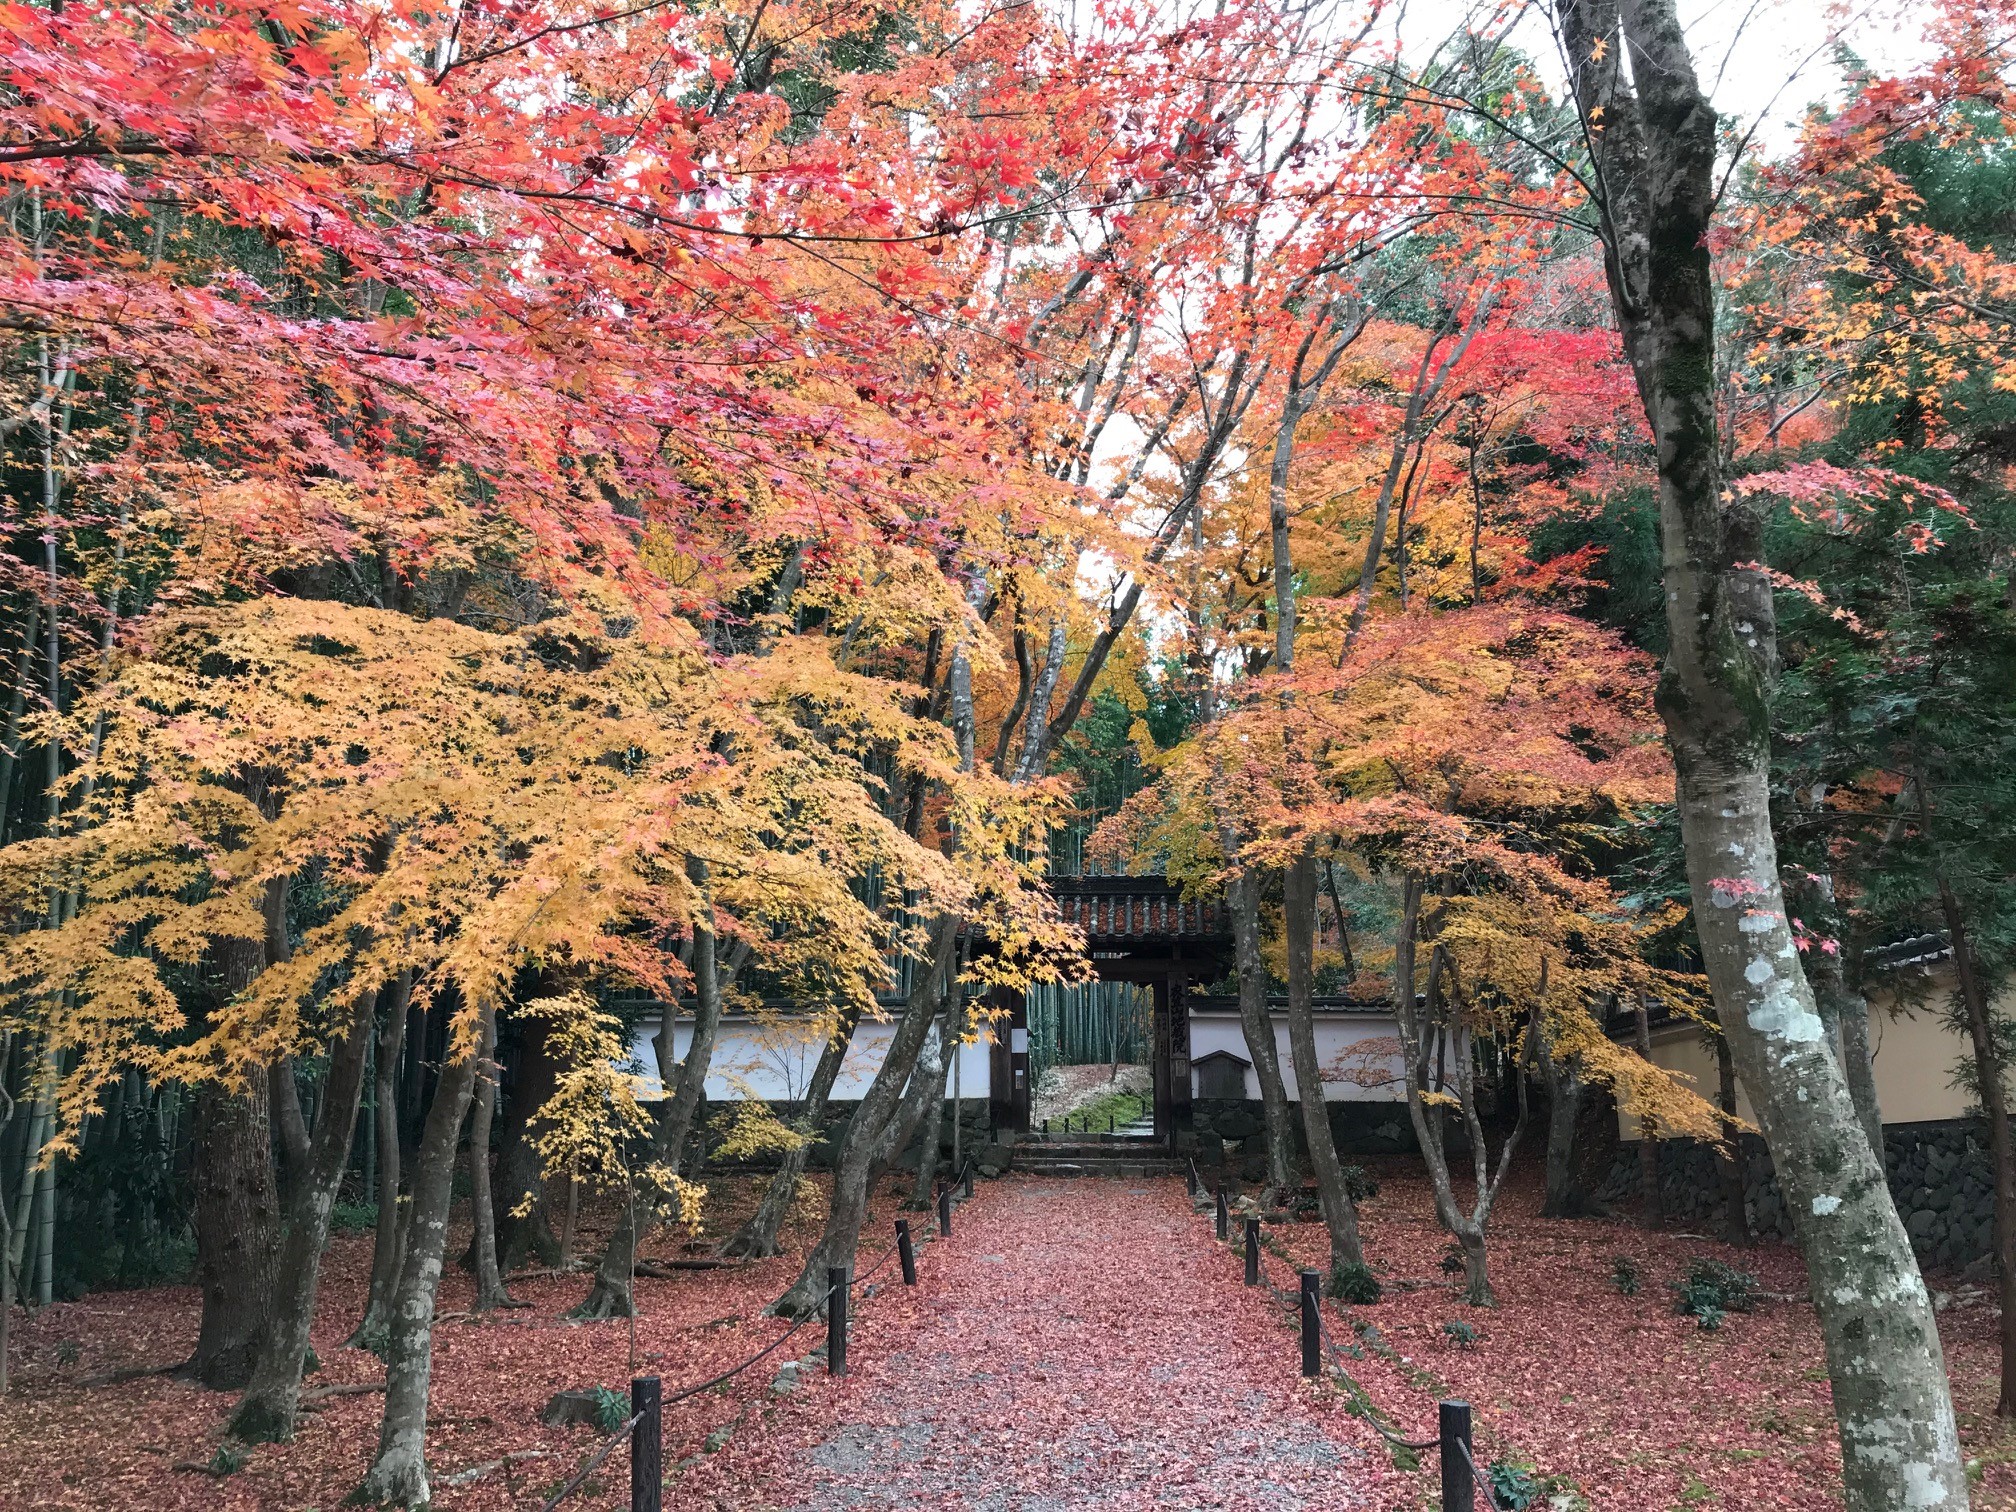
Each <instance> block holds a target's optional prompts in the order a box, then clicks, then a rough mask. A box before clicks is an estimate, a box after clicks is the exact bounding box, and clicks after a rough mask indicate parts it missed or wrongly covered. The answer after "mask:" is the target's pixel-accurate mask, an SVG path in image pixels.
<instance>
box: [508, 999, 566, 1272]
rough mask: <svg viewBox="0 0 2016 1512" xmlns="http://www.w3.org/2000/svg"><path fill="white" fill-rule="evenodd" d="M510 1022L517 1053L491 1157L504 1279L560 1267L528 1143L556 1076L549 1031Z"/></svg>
mask: <svg viewBox="0 0 2016 1512" xmlns="http://www.w3.org/2000/svg"><path fill="white" fill-rule="evenodd" d="M514 1022H515V1027H516V1030H517V1045H518V1053H517V1057H516V1059H515V1060H514V1061H513V1062H512V1074H511V1088H510V1092H509V1094H508V1095H507V1096H506V1097H505V1099H504V1144H503V1149H502V1150H501V1151H500V1152H499V1153H498V1156H497V1268H498V1270H499V1272H500V1273H501V1274H503V1275H506V1276H508V1275H510V1274H511V1273H512V1272H513V1271H515V1270H518V1269H519V1268H521V1267H522V1266H523V1265H524V1264H525V1263H526V1262H527V1261H528V1260H531V1259H537V1260H538V1261H539V1263H540V1264H541V1265H559V1264H561V1243H560V1240H559V1239H558V1238H557V1237H556V1236H555V1235H554V1233H553V1225H552V1222H551V1221H550V1220H549V1218H548V1216H547V1213H546V1182H545V1179H544V1173H543V1172H542V1171H541V1169H540V1162H539V1151H538V1148H537V1147H536V1145H535V1144H534V1140H535V1139H536V1138H537V1137H538V1133H539V1118H540V1114H541V1113H542V1111H543V1110H544V1109H545V1107H546V1103H547V1100H548V1099H549V1098H551V1097H552V1096H553V1089H554V1085H555V1078H556V1076H557V1074H558V1067H557V1066H556V1065H555V1064H554V1059H553V1048H552V1042H551V1040H550V1039H549V1037H548V1036H549V1034H550V1032H551V1030H550V1026H549V1025H548V1024H547V1022H546V1020H545V1019H543V1018H541V1017H539V1016H538V1015H536V1014H530V1015H526V1016H525V1017H523V1018H520V1019H517V1020H515V1021H514Z"/></svg>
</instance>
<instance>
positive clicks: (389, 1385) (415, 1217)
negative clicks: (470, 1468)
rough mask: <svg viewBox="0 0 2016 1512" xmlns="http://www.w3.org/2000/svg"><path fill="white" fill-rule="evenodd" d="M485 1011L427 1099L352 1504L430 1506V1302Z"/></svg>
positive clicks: (453, 1043)
mask: <svg viewBox="0 0 2016 1512" xmlns="http://www.w3.org/2000/svg"><path fill="white" fill-rule="evenodd" d="M492 1011H493V1010H492V1009H491V1007H490V1006H489V1005H487V1004H485V1005H483V1006H482V1007H480V1008H479V1009H478V1010H477V1012H478V1013H479V1015H481V1017H479V1019H478V1021H477V1022H476V1023H474V1024H469V1025H466V1026H463V1029H462V1032H460V1033H457V1032H456V1030H457V1026H456V1025H454V1023H453V1022H452V1020H451V1023H450V1034H449V1041H450V1049H451V1052H452V1053H451V1054H450V1056H449V1058H448V1060H447V1061H446V1062H445V1063H444V1064H443V1065H442V1067H441V1069H440V1073H439V1075H437V1076H436V1077H435V1080H434V1097H433V1099H432V1101H431V1102H430V1103H429V1105H428V1108H427V1122H426V1125H425V1127H424V1128H423V1129H422V1131H421V1136H420V1145H419V1148H418V1149H417V1150H416V1151H415V1153H414V1160H413V1183H412V1187H413V1191H412V1206H411V1210H410V1213H409V1216H408V1218H407V1223H406V1252H405V1254H404V1256H403V1257H402V1258H401V1263H400V1267H399V1285H398V1288H397V1289H396V1291H395V1292H394V1293H393V1303H392V1319H391V1329H390V1333H389V1336H388V1338H387V1340H386V1345H385V1410H384V1415H383V1417H382V1418H381V1419H380V1421H379V1427H378V1453H377V1457H376V1458H375V1459H374V1460H373V1461H372V1464H371V1468H370V1470H369V1471H367V1472H366V1473H365V1476H364V1480H363V1482H362V1483H361V1484H360V1485H359V1486H358V1488H357V1490H356V1492H355V1493H354V1494H353V1497H352V1499H353V1500H355V1501H359V1502H363V1503H366V1504H369V1505H392V1506H401V1507H419V1506H424V1505H426V1503H427V1501H428V1499H429V1487H428V1481H427V1396H428V1390H429V1387H430V1385H431V1384H432V1381H433V1371H434V1299H435V1295H436V1294H437V1292H438V1291H439V1290H440V1286H441V1271H442V1267H443V1263H444V1261H445V1259H446V1255H447V1249H448V1211H449V1207H450V1205H451V1203H452V1202H453V1200H454V1188H455V1146H456V1143H457V1140H458V1138H459V1136H460V1134H461V1131H462V1122H463V1119H464V1118H466V1117H467V1116H468V1112H469V1104H470V1101H471V1099H472V1096H473V1094H474V1092H475V1087H476V1064H477V1060H478V1058H479V1055H480V1051H481V1043H482V1036H483V1025H482V1017H487V1016H488V1015H489V1014H490V1013H491V1012H492ZM458 1041H459V1043H457V1042H458Z"/></svg>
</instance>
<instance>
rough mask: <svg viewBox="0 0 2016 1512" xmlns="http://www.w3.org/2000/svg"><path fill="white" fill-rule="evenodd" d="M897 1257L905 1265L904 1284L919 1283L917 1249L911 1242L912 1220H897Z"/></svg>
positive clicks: (913, 1284)
mask: <svg viewBox="0 0 2016 1512" xmlns="http://www.w3.org/2000/svg"><path fill="white" fill-rule="evenodd" d="M896 1259H897V1261H898V1262H899V1263H900V1264H901V1265H902V1267H903V1284H904V1285H905V1286H915V1285H916V1284H917V1250H916V1248H915V1247H914V1246H913V1245H912V1244H911V1243H910V1220H909V1219H908V1218H898V1219H897V1220H896Z"/></svg>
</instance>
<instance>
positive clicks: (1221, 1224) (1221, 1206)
mask: <svg viewBox="0 0 2016 1512" xmlns="http://www.w3.org/2000/svg"><path fill="white" fill-rule="evenodd" d="M1218 1237H1219V1238H1220V1239H1229V1238H1231V1237H1232V1210H1231V1209H1230V1208H1229V1207H1227V1206H1226V1205H1225V1188H1223V1187H1222V1186H1221V1187H1220V1188H1218Z"/></svg>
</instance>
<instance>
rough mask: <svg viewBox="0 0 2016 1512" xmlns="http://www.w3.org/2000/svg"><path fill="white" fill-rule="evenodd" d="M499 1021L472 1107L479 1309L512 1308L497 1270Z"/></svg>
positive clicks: (486, 1047) (489, 1023) (486, 1029)
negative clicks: (494, 1191) (494, 1167)
mask: <svg viewBox="0 0 2016 1512" xmlns="http://www.w3.org/2000/svg"><path fill="white" fill-rule="evenodd" d="M496 1053H497V1023H496V1019H495V1018H494V1017H491V1018H488V1019H486V1020H485V1022H484V1026H483V1046H482V1050H481V1055H482V1061H481V1063H480V1064H479V1065H478V1067H477V1070H476V1091H475V1093H474V1096H473V1100H472V1101H471V1103H470V1107H469V1213H470V1217H471V1219H472V1220H473V1227H474V1229H475V1234H474V1236H473V1237H472V1239H471V1240H470V1244H471V1246H472V1248H473V1250H474V1254H475V1261H476V1303H475V1306H476V1311H477V1312H479V1313H486V1312H494V1311H495V1310H496V1309H497V1308H500V1307H511V1306H513V1305H515V1304H513V1302H512V1301H511V1294H510V1293H509V1292H507V1291H505V1289H504V1278H503V1276H502V1275H501V1274H499V1272H498V1269H497V1208H496V1204H495V1203H494V1201H493V1200H492V1196H491V1191H490V1125H491V1121H492V1119H493V1118H494V1117H495V1116H496V1111H497V1061H496V1059H495V1057H496Z"/></svg>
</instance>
